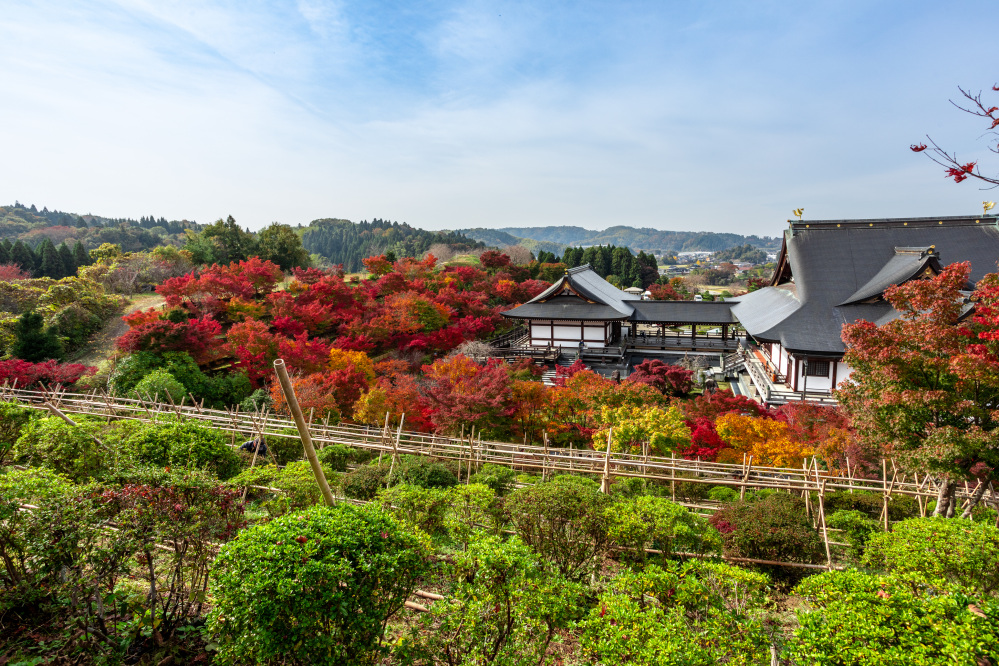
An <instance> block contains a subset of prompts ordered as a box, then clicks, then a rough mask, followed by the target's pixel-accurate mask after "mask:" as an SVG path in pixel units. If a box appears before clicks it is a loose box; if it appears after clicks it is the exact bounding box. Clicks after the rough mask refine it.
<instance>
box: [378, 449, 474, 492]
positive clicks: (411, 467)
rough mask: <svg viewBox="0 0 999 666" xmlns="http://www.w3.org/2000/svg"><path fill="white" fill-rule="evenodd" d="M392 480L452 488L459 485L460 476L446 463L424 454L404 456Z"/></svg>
mask: <svg viewBox="0 0 999 666" xmlns="http://www.w3.org/2000/svg"><path fill="white" fill-rule="evenodd" d="M390 482H391V483H407V484H409V485H413V486H420V487H421V488H450V487H451V486H456V485H458V477H457V476H456V475H455V474H454V473H453V472H451V470H449V469H448V467H447V465H446V464H444V463H440V462H435V461H433V460H430V459H428V458H424V457H422V456H402V457H401V458H400V459H399V462H398V463H397V464H396V467H395V470H394V471H393V473H392V479H390Z"/></svg>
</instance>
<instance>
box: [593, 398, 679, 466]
mask: <svg viewBox="0 0 999 666" xmlns="http://www.w3.org/2000/svg"><path fill="white" fill-rule="evenodd" d="M600 422H601V424H602V427H601V428H600V429H599V430H597V431H596V432H594V433H593V448H594V449H596V450H598V451H606V450H607V433H608V430H609V429H610V428H613V429H614V434H613V435H612V436H611V451H623V452H627V453H646V452H648V453H650V454H652V455H664V454H666V453H669V452H670V451H675V450H676V449H677V448H679V447H681V446H686V445H689V444H690V428H688V427H687V424H686V422H685V419H684V417H683V414H681V413H680V410H679V409H678V408H677V407H676V405H671V406H670V407H669V408H667V409H663V408H661V407H645V408H642V407H627V406H626V407H618V408H616V409H615V408H611V407H603V408H602V409H601V410H600ZM646 445H647V446H648V449H647V450H646V448H645V447H646Z"/></svg>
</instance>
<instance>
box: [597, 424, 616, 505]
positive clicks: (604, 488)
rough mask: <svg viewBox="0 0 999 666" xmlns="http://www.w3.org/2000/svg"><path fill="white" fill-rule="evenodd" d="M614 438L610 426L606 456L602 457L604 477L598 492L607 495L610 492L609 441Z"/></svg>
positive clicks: (612, 428) (612, 429)
mask: <svg viewBox="0 0 999 666" xmlns="http://www.w3.org/2000/svg"><path fill="white" fill-rule="evenodd" d="M613 436H614V427H613V426H612V427H611V428H610V430H608V431H607V454H606V455H605V456H604V476H603V478H602V479H601V480H600V492H602V493H609V492H610V456H611V440H612V438H613Z"/></svg>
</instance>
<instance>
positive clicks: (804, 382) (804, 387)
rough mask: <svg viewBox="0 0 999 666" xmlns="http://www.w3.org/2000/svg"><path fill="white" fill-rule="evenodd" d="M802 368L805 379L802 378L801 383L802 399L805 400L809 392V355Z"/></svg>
mask: <svg viewBox="0 0 999 666" xmlns="http://www.w3.org/2000/svg"><path fill="white" fill-rule="evenodd" d="M802 369H803V370H804V379H803V380H802V383H801V399H802V400H804V399H805V394H806V393H808V357H807V356H806V357H805V362H804V364H803V365H802Z"/></svg>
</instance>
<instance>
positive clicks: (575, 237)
mask: <svg viewBox="0 0 999 666" xmlns="http://www.w3.org/2000/svg"><path fill="white" fill-rule="evenodd" d="M461 233H464V234H465V235H467V236H469V237H470V238H474V239H476V240H481V241H483V242H486V243H489V244H496V243H495V242H493V240H492V239H493V238H495V239H497V240H499V239H501V238H502V236H500V234H506V235H509V236H510V237H511V238H515V239H516V243H507V244H520V245H524V246H525V247H529V248H531V249H532V250H533V249H535V248H534V247H532V245H531V242H532V241H533V242H539V243H541V242H548V243H554V244H556V245H557V246H558V247H538V249H543V250H547V251H549V252H554V253H555V254H561V253H562V251H563V250H564V249H565V247H566V246H569V245H582V246H588V245H618V246H625V247H629V248H631V249H632V250H633V251H635V252H638V251H639V250H644V251H646V252H655V253H657V254H658V253H664V252H697V251H704V252H717V251H719V250H724V249H726V248H730V247H733V246H736V245H744V244H746V243H748V244H750V245H752V246H754V247H759V248H763V249H766V250H777V249H780V238H773V237H769V236H762V237H761V236H743V235H741V234H728V233H716V232H712V231H663V230H660V229H648V228H643V229H636V228H634V227H628V226H614V227H610V228H608V229H604V230H603V231H596V230H593V229H584V228H582V227H568V226H563V227H556V226H552V227H504V228H502V229H468V230H462V231H461ZM500 247H503V245H500Z"/></svg>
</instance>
